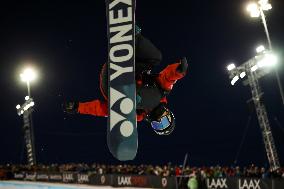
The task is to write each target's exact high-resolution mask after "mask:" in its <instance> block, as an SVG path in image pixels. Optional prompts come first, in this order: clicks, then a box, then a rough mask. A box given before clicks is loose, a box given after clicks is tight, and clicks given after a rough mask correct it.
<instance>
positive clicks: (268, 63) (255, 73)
mask: <svg viewBox="0 0 284 189" xmlns="http://www.w3.org/2000/svg"><path fill="white" fill-rule="evenodd" d="M257 52H258V54H257V56H255V57H253V58H251V59H250V60H248V61H246V62H245V63H243V64H242V65H240V66H238V67H236V66H235V64H230V65H229V66H228V67H227V69H228V71H229V78H230V79H231V84H232V85H235V83H236V82H237V81H238V80H239V79H244V81H243V84H244V85H245V86H247V85H249V86H250V88H251V94H252V100H253V102H254V105H255V110H256V115H257V118H258V123H259V126H260V129H261V132H262V138H263V142H264V146H265V150H266V154H267V158H268V161H269V164H270V168H271V169H272V170H275V169H278V168H279V167H280V163H279V158H278V154H277V150H276V147H275V143H274V139H273V136H272V132H271V128H270V123H269V119H268V116H267V112H266V108H265V105H264V103H263V101H262V95H263V93H262V91H261V87H260V85H259V79H260V78H262V77H263V76H265V75H266V74H268V73H269V72H270V71H271V68H272V67H274V65H275V64H276V63H277V57H276V56H275V55H274V54H272V52H271V51H266V50H265V49H264V47H263V46H260V47H258V48H257Z"/></svg>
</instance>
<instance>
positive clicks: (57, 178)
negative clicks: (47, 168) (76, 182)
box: [48, 173, 63, 182]
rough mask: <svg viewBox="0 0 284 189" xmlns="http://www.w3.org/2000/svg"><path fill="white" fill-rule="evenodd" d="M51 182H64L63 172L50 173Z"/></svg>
mask: <svg viewBox="0 0 284 189" xmlns="http://www.w3.org/2000/svg"><path fill="white" fill-rule="evenodd" d="M48 176H49V181H50V182H63V176H62V174H61V173H49V174H48Z"/></svg>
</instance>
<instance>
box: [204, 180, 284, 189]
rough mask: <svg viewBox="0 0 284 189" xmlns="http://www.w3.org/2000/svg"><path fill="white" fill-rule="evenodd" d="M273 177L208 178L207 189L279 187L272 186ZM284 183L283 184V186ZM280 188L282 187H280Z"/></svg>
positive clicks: (269, 188)
mask: <svg viewBox="0 0 284 189" xmlns="http://www.w3.org/2000/svg"><path fill="white" fill-rule="evenodd" d="M282 184H284V183H282ZM272 186H273V185H272V180H271V179H257V178H241V179H238V178H212V179H206V189H226V188H228V189H278V188H277V187H275V188H273V187H272ZM283 186H284V185H282V187H283ZM279 189H280V188H279Z"/></svg>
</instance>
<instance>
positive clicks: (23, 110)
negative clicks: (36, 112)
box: [17, 97, 36, 166]
mask: <svg viewBox="0 0 284 189" xmlns="http://www.w3.org/2000/svg"><path fill="white" fill-rule="evenodd" d="M33 106H34V101H33V99H32V98H27V97H26V102H25V103H24V104H23V105H22V106H20V105H18V106H17V112H18V115H19V116H21V115H23V122H24V124H23V132H24V140H25V147H26V155H27V161H28V164H29V165H31V166H32V165H36V154H35V144H34V132H33V122H32V117H31V116H32V111H33Z"/></svg>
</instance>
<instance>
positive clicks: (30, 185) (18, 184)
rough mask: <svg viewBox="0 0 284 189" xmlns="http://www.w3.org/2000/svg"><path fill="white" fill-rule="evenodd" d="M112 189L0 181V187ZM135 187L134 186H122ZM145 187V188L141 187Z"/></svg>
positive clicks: (111, 188)
mask: <svg viewBox="0 0 284 189" xmlns="http://www.w3.org/2000/svg"><path fill="white" fill-rule="evenodd" d="M75 188H76V189H113V187H110V186H89V185H80V184H54V183H44V182H26V181H25V182H24V181H0V189H75ZM124 189H135V188H133V187H132V188H124ZM143 189H147V188H143Z"/></svg>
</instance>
